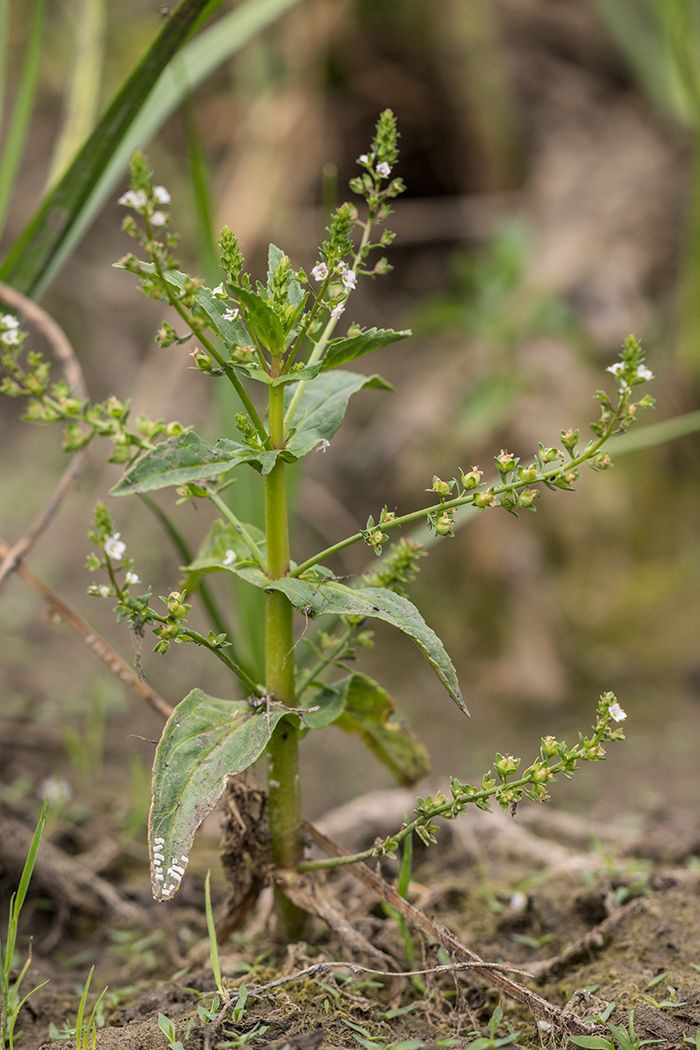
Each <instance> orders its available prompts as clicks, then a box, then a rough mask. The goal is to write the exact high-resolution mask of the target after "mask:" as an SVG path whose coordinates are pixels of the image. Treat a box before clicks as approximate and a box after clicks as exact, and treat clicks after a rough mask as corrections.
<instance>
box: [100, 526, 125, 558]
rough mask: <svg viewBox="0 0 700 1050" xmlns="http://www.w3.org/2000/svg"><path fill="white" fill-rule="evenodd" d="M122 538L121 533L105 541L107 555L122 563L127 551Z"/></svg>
mask: <svg viewBox="0 0 700 1050" xmlns="http://www.w3.org/2000/svg"><path fill="white" fill-rule="evenodd" d="M120 536H121V532H115V533H114V535H113V536H108V537H107V539H106V540H105V544H104V551H105V554H106V555H107V556H108V557H109V558H112V560H113V561H121V560H122V558H123V557H124V552H125V550H126V544H125V543H124V541H123V540H120V539H119V537H120Z"/></svg>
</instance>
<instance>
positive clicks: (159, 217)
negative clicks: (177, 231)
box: [151, 211, 168, 226]
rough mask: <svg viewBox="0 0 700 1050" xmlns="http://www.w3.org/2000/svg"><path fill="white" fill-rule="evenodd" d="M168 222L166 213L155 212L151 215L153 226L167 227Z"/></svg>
mask: <svg viewBox="0 0 700 1050" xmlns="http://www.w3.org/2000/svg"><path fill="white" fill-rule="evenodd" d="M167 221H168V219H167V216H166V214H165V212H164V211H154V212H153V215H151V226H165V224H166V222H167Z"/></svg>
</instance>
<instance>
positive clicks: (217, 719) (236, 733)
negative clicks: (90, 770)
mask: <svg viewBox="0 0 700 1050" xmlns="http://www.w3.org/2000/svg"><path fill="white" fill-rule="evenodd" d="M285 713H286V712H285V711H284V710H282V709H281V708H277V707H274V706H270V707H269V708H264V707H263V708H260V709H256V708H253V707H252V706H251V705H250V704H249V703H248V702H247V701H246V700H239V701H232V700H219V699H217V698H216V697H213V696H207V694H206V693H203V692H202V691H201V689H193V690H192V692H191V693H189V694H188V696H186V697H185V699H184V700H182V701H181V702H180V703H179V704H178V705H177V707H176V708H175V710H174V711H173V713H172V715H171V716H170V718H169V719H168V721H167V723H166V726H165V729H164V730H163V735H162V737H161V739H160V743H159V744H158V747H157V748H156V754H155V759H154V763H153V784H152V797H153V801H152V804H151V813H150V817H149V822H148V842H149V849H150V854H151V888H152V890H153V896H154V897H155V899H156V900H159V901H166V900H170V899H171V898H172V897H173V896H174V895H175V893H176V892H177V889H178V887H179V885H180V882H181V880H182V876H183V875H184V873H185V869H186V867H187V863H188V861H189V856H190V849H191V847H192V840H193V838H194V833H195V831H196V830H197V828H198V827H199V825H200V824H201V823H202V821H203V820H204V818H205V817H206V816H208V814H209V813H211V811H212V809H213V808H214V806H215V805H216V803H217V802H218V800H219V798H220V797H221V795H222V793H223V791H224V788H225V787H226V784H227V783H228V781H229V779H230V778H231V777H232V776H235V774H236V773H240V772H242V770H244V769H247V768H248V766H250V765H252V763H253V762H255V760H256V759H258V758H259V757H260V755H261V754H262V753H263V751H264V750H265V748H266V746H267V742H268V740H269V739H270V734H271V733H272V731H273V730H274V728H275V726H276V725H277V723H278V722H279V720H280V718H282V717H283V716H284V715H285Z"/></svg>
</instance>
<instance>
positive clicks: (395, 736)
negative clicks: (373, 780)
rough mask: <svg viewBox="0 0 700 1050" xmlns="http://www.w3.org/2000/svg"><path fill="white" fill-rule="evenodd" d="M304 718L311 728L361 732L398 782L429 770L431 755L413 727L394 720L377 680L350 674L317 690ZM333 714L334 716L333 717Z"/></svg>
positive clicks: (391, 704)
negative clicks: (312, 709)
mask: <svg viewBox="0 0 700 1050" xmlns="http://www.w3.org/2000/svg"><path fill="white" fill-rule="evenodd" d="M315 704H318V705H319V708H320V710H319V711H312V712H309V714H307V715H306V716H305V719H304V720H305V722H306V724H307V725H308V726H309V728H311V729H316V728H321V727H322V726H324V725H328V724H329V723H331V722H332V723H333V725H336V726H338V727H339V728H340V729H344V730H345V731H346V732H348V733H360V735H361V736H362V740H363V742H364V744H365V745H366V746H367V747H368V748H369V750H370V751H371V752H372V753H373V754H374V755H376V757H377V758H378V759H379V760H380V762H383V763H384V765H385V766H386V767H387V768H388V769H389V770H390V771H391V773H392V774H393V775H394V776H395V777H396V779H397V780H398V781H399V783H400V784H406V785H410V784H415V782H416V781H417V780H420V778H421V777H424V776H426V775H427V774H428V773H429V772H430V757H429V755H428V752H427V751H426V749H425V747H424V745H423V744H422V743H421V741H420V740H419V738H418V736H417V735H416V733H414V731H413V730H412V729H411V728H410V727H409V726H407V725H405V724H404V723H403V722H393V721H391V719H392V717H393V716H394V714H395V713H396V704H395V703H394V701H393V699H392V698H391V696H389V694H388V693H387V691H386V689H383V688H382V687H381V686H380V685H379V683H378V682H375V681H374V679H372V678H369V677H368V676H367V675H364V674H358V673H356V674H351V675H348V676H347V677H346V678H343V679H341V680H340V681H339V682H334V683H333V684H332V685H330V686H327V687H326V688H324V689H321V690H319V692H317V693H316V694H315V696H314V699H313V701H312V702H310V706H314V705H315ZM333 715H335V717H333Z"/></svg>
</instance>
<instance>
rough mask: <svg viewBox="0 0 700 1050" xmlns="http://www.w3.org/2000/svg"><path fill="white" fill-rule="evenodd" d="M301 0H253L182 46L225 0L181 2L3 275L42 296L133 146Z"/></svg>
mask: <svg viewBox="0 0 700 1050" xmlns="http://www.w3.org/2000/svg"><path fill="white" fill-rule="evenodd" d="M298 2H299V0H247V2H246V3H241V4H240V5H239V6H238V7H237V8H236V10H234V11H232V12H231V13H230V14H228V15H226V16H224V17H223V18H220V19H219V20H218V21H217V22H216V23H215V24H214V25H213V26H211V28H209V29H207V30H205V31H204V32H202V33H200V34H199V36H198V37H197V38H196V39H194V40H190V42H189V43H187V46H186V47H184V48H183V47H182V45H183V43H185V42H186V41H188V40H189V38H190V37H191V35H192V33H193V31H194V30H196V29H198V28H199V25H200V24H201V20H202V17H203V16H204V15H207V16H208V15H210V14H212V13H213V12H214V11H215V10H216V8H217V7H218V6H220V2H219V0H213V2H212V0H185V2H184V3H182V4H180V5H179V7H178V8H177V10H176V11H175V12H174V13H173V15H172V16H171V18H170V19H169V20H168V22H167V23H166V25H165V26H164V27H163V30H162V31H161V33H160V34H159V35H158V37H157V38H156V40H155V41H154V43H153V44H152V45H151V47H150V48H149V50H148V52H147V53H146V55H145V56H144V58H143V59H142V60H141V62H140V63H139V64H138V66H137V67H136V69H135V70H134V72H133V74H132V75H131V76H130V77H129V79H128V80H127V81H126V82H125V83H124V84H123V85H122V86H121V87H120V89H119V91H118V92H117V95H116V96H115V98H114V99H113V101H112V103H111V104H110V106H109V107H108V109H107V111H106V112H105V115H104V116H103V118H102V119H101V120H100V122H99V124H98V125H97V127H96V128H95V130H94V131H93V133H92V135H91V136H90V138H89V139H88V140H87V141H86V142H85V144H84V146H83V147H82V149H81V150H80V152H79V153H78V155H77V157H76V158H75V160H74V161H73V163H72V164H71V166H70V167H69V168H68V170H67V171H66V173H65V175H64V176H63V178H62V179H61V181H60V182H59V183H58V185H57V186H56V187H55V188H54V189H52V190H51V192H50V193H49V195H48V196H47V197H46V198H45V199H44V201H43V202H42V203H41V205H40V206H39V208H38V210H37V211H36V213H35V214H34V216H33V218H32V219H31V220H30V222H29V224H28V225H27V226H26V227H25V229H24V230H23V231H22V233H21V234H20V237H19V238H18V240H17V241H16V242H15V244H14V245H13V246H12V248H11V250H10V252H9V254H8V256H7V258H6V259H5V261H4V263H3V265H2V268H1V269H0V280H3V281H5V282H6V283H8V284H11V285H12V286H13V287H14V288H16V289H17V290H18V291H21V292H24V293H25V294H26V295H29V296H31V297H32V298H34V299H38V298H39V297H40V295H41V293H42V292H43V291H44V290H45V289H46V287H47V286H48V285H49V284H50V283H51V281H52V279H53V278H54V277H55V275H56V273H57V272H58V271H59V269H60V268H61V266H62V265H63V263H64V262H65V261H66V259H67V258H68V256H69V255H70V253H71V252H72V250H73V248H74V247H75V245H76V243H77V242H78V241H79V240H80V238H81V237H82V236H83V234H84V233H85V232H86V230H87V229H88V227H89V226H90V224H91V223H92V221H93V219H94V218H95V216H96V215H97V213H98V212H99V210H100V208H101V207H102V205H103V204H104V202H105V200H106V199H107V198H108V197H109V195H110V193H111V192H112V191H113V190H114V187H115V186H116V185H117V183H118V182H119V181H120V180H121V179H122V178H123V176H124V171H125V169H126V166H127V162H128V159H129V157H130V155H131V153H132V152H133V151H134V149H135V148H136V147H137V146H142V145H143V144H144V143H146V142H149V141H150V140H151V139H152V138H153V136H154V135H155V133H156V132H157V131H158V129H159V128H160V127H161V126H162V125H163V124H164V123H165V121H166V120H167V118H168V117H169V116H170V114H171V113H172V112H173V110H175V109H176V108H177V106H178V105H179V103H180V102H181V100H182V98H183V96H184V95H185V94H187V93H188V92H190V91H194V89H195V88H196V87H197V85H198V84H200V83H201V82H202V81H203V80H204V79H205V78H206V77H207V76H209V75H210V74H211V73H212V72H213V71H214V70H215V69H216V68H217V67H218V66H219V65H220V64H221V63H222V62H223V61H225V60H226V59H227V58H230V57H231V55H232V54H234V53H235V52H236V51H239V50H240V49H241V48H242V47H243V46H244V44H246V43H247V42H248V41H249V40H250V39H251V38H252V37H253V36H255V34H256V33H258V32H260V31H261V30H262V29H264V28H265V27H266V26H268V25H269V24H270V23H271V22H274V21H275V20H276V19H277V18H279V17H280V15H282V14H283V13H284V12H285V11H287V10H288V9H289V8H290V7H293V6H294V5H295V4H297V3H298ZM178 52H179V54H178ZM176 54H177V61H176V62H174V61H172V59H173V56H174V55H176Z"/></svg>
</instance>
